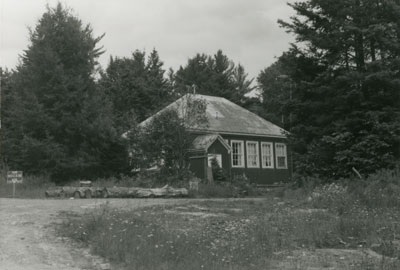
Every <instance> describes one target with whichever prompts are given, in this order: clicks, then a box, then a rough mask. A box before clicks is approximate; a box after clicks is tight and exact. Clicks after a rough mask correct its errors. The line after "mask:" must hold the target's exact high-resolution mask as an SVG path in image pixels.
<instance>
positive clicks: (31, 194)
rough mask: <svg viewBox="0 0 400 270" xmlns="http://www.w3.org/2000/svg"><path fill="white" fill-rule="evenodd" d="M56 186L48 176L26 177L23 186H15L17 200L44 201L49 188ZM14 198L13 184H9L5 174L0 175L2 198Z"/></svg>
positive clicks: (0, 193) (0, 194) (0, 196)
mask: <svg viewBox="0 0 400 270" xmlns="http://www.w3.org/2000/svg"><path fill="white" fill-rule="evenodd" d="M51 186H54V183H52V182H50V180H49V178H48V177H46V176H24V178H23V183H22V184H15V198H24V199H42V198H45V193H44V192H45V191H46V189H47V188H49V187H51ZM12 197H13V184H7V179H6V177H5V176H4V174H2V175H0V198H12Z"/></svg>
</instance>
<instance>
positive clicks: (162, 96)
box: [99, 50, 171, 132]
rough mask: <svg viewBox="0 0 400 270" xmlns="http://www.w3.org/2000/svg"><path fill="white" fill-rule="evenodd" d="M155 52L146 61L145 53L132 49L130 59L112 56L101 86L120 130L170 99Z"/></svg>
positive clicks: (127, 127) (168, 87)
mask: <svg viewBox="0 0 400 270" xmlns="http://www.w3.org/2000/svg"><path fill="white" fill-rule="evenodd" d="M164 73H165V70H164V69H163V62H161V60H160V58H159V55H158V52H157V51H156V50H153V51H152V52H151V53H150V55H149V57H148V59H147V61H146V54H145V52H141V51H135V52H134V53H133V54H132V58H111V59H110V63H109V65H108V67H107V69H106V71H105V72H104V73H103V74H102V76H101V79H100V82H99V83H100V85H101V86H102V87H103V89H104V91H105V92H106V94H107V95H108V96H109V97H110V99H111V101H112V104H113V111H114V116H115V121H116V123H117V126H118V127H119V130H120V131H121V132H125V131H126V130H128V129H129V125H130V123H131V121H132V119H136V120H137V121H139V122H141V121H143V120H144V119H146V118H147V117H149V116H150V115H152V114H153V113H155V112H156V111H158V110H160V109H161V108H162V107H163V106H164V105H165V104H166V103H168V102H169V101H170V100H171V97H170V96H171V86H170V82H169V81H168V80H167V79H166V78H165V77H164Z"/></svg>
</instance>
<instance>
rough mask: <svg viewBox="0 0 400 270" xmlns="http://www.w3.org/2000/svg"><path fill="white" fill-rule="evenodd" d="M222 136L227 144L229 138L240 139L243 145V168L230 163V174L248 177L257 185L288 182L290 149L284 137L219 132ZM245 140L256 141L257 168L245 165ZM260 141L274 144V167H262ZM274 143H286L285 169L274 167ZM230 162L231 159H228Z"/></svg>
mask: <svg viewBox="0 0 400 270" xmlns="http://www.w3.org/2000/svg"><path fill="white" fill-rule="evenodd" d="M220 135H221V136H222V138H224V139H227V140H228V142H229V144H230V143H231V140H240V141H243V145H244V168H233V167H231V164H230V166H229V167H230V171H231V176H232V177H234V176H235V175H243V174H245V175H246V177H248V178H249V179H250V181H251V182H253V183H256V184H259V185H271V184H274V183H276V182H289V181H290V180H291V170H292V164H291V156H290V155H291V151H290V148H289V145H287V142H286V140H285V139H284V138H274V137H260V136H240V135H230V134H220ZM247 141H255V142H258V152H259V156H258V158H259V165H260V166H259V167H258V168H248V167H247V147H246V146H247V145H246V142H247ZM262 142H271V143H273V145H274V147H273V148H274V151H273V158H274V167H273V168H262V165H261V163H262V159H261V155H262V151H261V143H262ZM275 143H284V144H286V150H287V165H288V166H287V169H277V168H276V153H275ZM230 162H231V161H230Z"/></svg>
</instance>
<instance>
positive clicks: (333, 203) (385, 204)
mask: <svg viewBox="0 0 400 270" xmlns="http://www.w3.org/2000/svg"><path fill="white" fill-rule="evenodd" d="M373 179H374V180H373ZM369 180H370V181H371V183H373V184H371V185H364V186H363V185H358V188H355V186H353V185H352V184H354V183H349V182H348V183H347V184H348V185H342V184H338V183H334V184H326V185H322V186H317V187H316V188H312V189H311V188H310V189H306V188H301V189H292V188H286V189H285V190H283V191H280V192H275V191H272V192H270V193H269V194H268V195H267V196H266V197H265V198H263V199H258V200H249V201H245V200H241V201H233V200H226V201H212V200H211V201H203V202H195V201H192V202H190V203H188V202H186V201H185V203H184V204H181V205H177V206H153V207H149V208H144V209H141V210H135V211H129V210H118V209H112V208H110V207H108V206H106V207H103V208H100V209H97V210H96V211H94V212H90V213H86V214H85V215H83V216H79V217H77V216H70V217H69V219H68V221H67V222H65V223H64V224H63V225H62V228H61V230H60V231H59V232H60V233H61V234H62V235H63V236H68V237H71V238H73V239H75V240H76V241H78V242H80V243H83V244H85V245H90V246H91V248H92V251H93V252H94V253H96V254H99V255H101V256H103V257H105V258H107V259H108V260H110V261H111V262H112V263H115V264H119V265H120V266H122V267H125V268H126V269H131V268H135V269H260V268H268V267H270V268H271V269H305V268H306V267H316V268H318V267H320V268H322V267H336V268H337V269H359V270H361V269H391V270H394V269H398V267H400V237H399V235H400V225H399V224H400V213H399V212H398V207H399V205H398V202H399V199H400V194H399V193H390V194H391V195H390V196H387V194H388V193H387V191H385V190H382V189H377V190H375V197H387V199H386V201H380V202H379V201H378V202H377V203H376V204H373V202H374V198H370V197H369V196H368V194H369V192H370V190H371V189H372V188H373V186H374V185H375V184H377V183H379V182H382V181H390V182H391V183H393V185H394V186H396V187H397V188H398V187H399V186H400V182H399V181H400V180H399V172H398V171H396V172H390V173H389V172H382V173H379V174H375V175H373V176H371V177H370V179H369ZM367 183H368V182H367ZM213 190H215V189H213ZM304 254H306V255H304Z"/></svg>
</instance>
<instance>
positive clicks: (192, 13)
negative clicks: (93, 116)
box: [0, 0, 293, 77]
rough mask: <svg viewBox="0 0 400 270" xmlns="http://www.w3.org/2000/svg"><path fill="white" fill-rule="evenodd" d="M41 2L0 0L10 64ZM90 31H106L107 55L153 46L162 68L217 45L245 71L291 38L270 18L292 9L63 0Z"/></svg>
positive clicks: (239, 2)
mask: <svg viewBox="0 0 400 270" xmlns="http://www.w3.org/2000/svg"><path fill="white" fill-rule="evenodd" d="M46 3H49V5H50V6H55V5H56V3H57V1H56V0H47V1H46V0H35V1H32V0H19V1H15V0H2V6H1V9H2V10H1V18H0V21H1V33H0V37H1V41H0V46H1V47H0V57H1V63H0V65H2V66H8V67H13V66H15V64H16V63H17V59H18V54H21V53H22V51H23V50H24V49H26V48H27V46H28V31H27V26H31V27H33V26H34V25H35V24H36V23H37V20H38V19H39V18H40V16H41V14H43V12H45V6H46ZM62 3H63V4H66V5H67V6H68V7H71V8H72V9H73V10H74V13H75V14H76V15H77V16H78V17H79V18H81V19H82V21H83V22H84V23H90V24H91V25H92V27H93V29H94V33H95V35H101V34H102V33H106V36H105V37H104V38H103V40H102V42H101V44H102V45H103V46H104V48H105V49H106V53H105V54H104V55H103V56H101V58H100V63H101V65H102V66H103V68H105V67H106V65H107V63H108V59H109V56H110V55H114V56H120V57H122V56H130V54H131V53H132V52H133V51H134V50H136V49H139V50H143V49H144V50H146V51H150V50H152V49H153V48H156V49H157V50H158V51H159V53H160V56H161V59H162V60H163V61H164V62H165V66H166V68H168V67H173V68H174V69H177V68H178V67H179V66H180V65H185V63H186V61H187V59H188V58H190V57H192V56H193V55H194V54H195V53H198V52H199V53H207V54H213V53H215V52H216V51H217V50H218V49H222V50H223V51H224V52H225V53H226V54H227V55H228V56H229V57H230V58H231V59H233V60H234V61H235V62H240V63H242V64H243V65H244V66H245V68H246V70H247V72H249V73H250V75H251V76H254V77H255V76H257V75H258V73H259V71H260V70H261V69H263V68H265V67H266V66H268V65H270V64H271V63H272V62H273V61H274V57H275V56H279V55H280V54H281V53H282V52H283V51H284V50H285V49H287V48H288V46H289V45H288V44H289V42H291V41H292V40H293V38H292V37H290V36H288V35H287V34H286V33H285V32H284V30H283V29H280V28H279V26H278V25H277V23H276V21H277V19H278V18H283V19H288V18H289V16H290V15H291V14H292V11H291V9H290V7H287V5H286V4H285V2H284V1H282V0H268V1H265V0H247V1H246V0H202V1H191V0H169V1H165V0H135V1H132V0H115V1H109V0H84V1H82V0H68V1H67V0H64V1H63V2H62Z"/></svg>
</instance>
